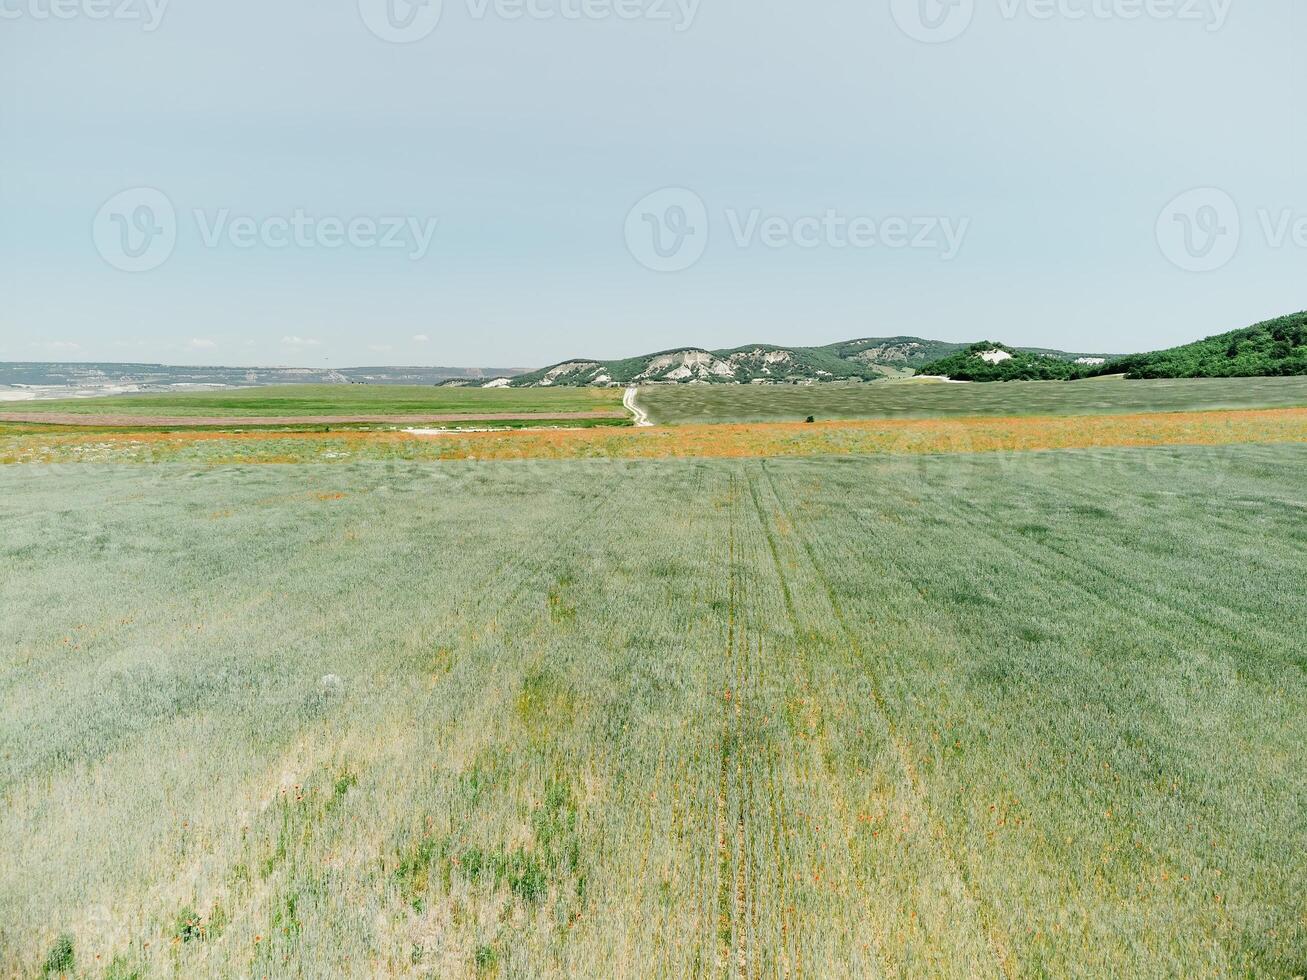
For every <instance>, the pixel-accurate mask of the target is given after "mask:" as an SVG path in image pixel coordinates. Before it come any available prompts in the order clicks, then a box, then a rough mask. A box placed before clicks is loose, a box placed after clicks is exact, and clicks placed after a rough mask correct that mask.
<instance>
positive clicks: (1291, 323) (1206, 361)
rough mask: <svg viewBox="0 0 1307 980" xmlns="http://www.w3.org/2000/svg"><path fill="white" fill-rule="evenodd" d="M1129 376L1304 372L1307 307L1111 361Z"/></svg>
mask: <svg viewBox="0 0 1307 980" xmlns="http://www.w3.org/2000/svg"><path fill="white" fill-rule="evenodd" d="M1111 370H1112V371H1113V372H1114V373H1124V374H1125V375H1126V376H1127V377H1130V378H1251V377H1274V376H1277V375H1290V374H1307V312H1304V313H1294V314H1293V315H1291V316H1282V317H1280V318H1278V319H1276V320H1267V321H1266V322H1265V323H1258V324H1256V325H1254V326H1251V327H1247V328H1245V329H1243V330H1233V331H1231V332H1230V333H1223V334H1218V335H1217V336H1215V337H1208V338H1207V339H1206V340H1199V341H1197V342H1196V343H1192V344H1185V345H1183V346H1181V347H1172V348H1170V349H1168V350H1160V351H1154V352H1152V353H1149V354H1131V355H1128V356H1126V357H1122V358H1118V359H1117V360H1116V361H1114V362H1113V363H1112V365H1111Z"/></svg>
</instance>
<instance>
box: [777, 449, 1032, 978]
mask: <svg viewBox="0 0 1307 980" xmlns="http://www.w3.org/2000/svg"><path fill="white" fill-rule="evenodd" d="M759 469H760V470H761V471H762V474H763V476H765V477H766V479H767V482H768V485H769V486H770V488H771V491H772V496H773V497H774V498H775V499H776V502H777V506H778V507H779V508H780V509H781V513H782V515H783V516H784V517H785V519H786V520H787V521H789V523H790V526H791V527H793V528H794V536H795V538H796V540H797V541H798V542H799V544H800V546H801V547H802V549H803V551H804V553H805V554H806V556H807V559H808V565H809V566H810V567H811V569H812V572H813V575H814V577H815V578H816V580H817V582H818V584H819V585H820V586H821V587H822V589H823V591H824V592H825V594H826V597H827V601H828V602H829V604H830V607H831V612H832V613H833V614H834V618H835V622H836V624H837V625H838V626H839V629H840V632H841V634H843V636H844V639H845V641H846V643H847V644H848V646H849V649H850V650H851V651H852V652H853V654H854V655H855V656H856V658H857V660H858V661H859V662H861V663H862V664H863V666H864V671H863V672H864V675H865V677H866V679H867V684H868V692H869V693H870V695H871V701H872V704H873V705H874V707H875V709H876V712H877V714H878V715H879V716H880V718H881V722H882V724H883V725H884V726H885V730H886V734H887V736H888V739H889V742H890V745H891V746H892V747H893V749H894V753H895V756H896V757H897V761H898V764H899V767H900V768H901V769H902V771H903V774H904V778H905V779H906V781H907V789H908V792H909V798H910V799H911V800H912V802H913V803H914V805H915V806H916V808H917V810H918V812H919V813H920V814H921V816H922V818H923V820H924V822H925V825H926V827H927V830H928V832H929V836H930V838H931V839H932V840H934V841H935V845H936V847H937V848H938V850H939V852H940V855H941V857H942V858H943V859H944V861H945V863H946V866H947V867H948V868H949V869H950V870H951V871H952V873H953V874H954V875H955V876H956V878H957V880H958V882H959V884H960V885H961V886H962V890H963V893H964V894H965V895H966V897H967V900H968V902H969V904H970V905H971V907H972V909H973V910H974V912H975V914H976V918H977V920H978V923H979V925H980V927H981V934H982V935H983V936H984V937H985V941H986V943H987V944H988V947H989V952H990V956H991V958H992V959H993V962H994V966H995V968H996V969H997V971H998V973H999V975H1000V976H1002V977H1004V978H1005V980H1007V978H1011V977H1013V976H1015V975H1019V974H1020V972H1021V971H1020V969H1019V968H1018V966H1017V964H1016V963H1015V959H1014V957H1013V954H1012V952H1011V944H1010V943H1009V941H1008V940H1007V938H1006V937H1005V936H1004V935H1003V933H1002V930H1001V928H1000V926H999V924H998V921H997V913H996V911H995V910H994V908H993V906H992V904H991V903H990V902H989V900H988V898H987V897H986V896H985V895H984V894H983V893H982V892H981V891H980V890H979V889H978V888H977V887H976V884H975V882H974V881H973V880H972V875H971V874H970V873H969V870H968V868H967V866H966V865H965V864H964V863H963V862H962V861H961V860H960V859H959V857H958V855H957V854H956V852H955V850H954V848H953V846H952V844H951V843H950V842H949V839H948V835H947V834H946V833H945V831H944V828H943V827H942V826H941V825H940V824H939V821H938V820H937V818H936V817H935V815H934V811H933V810H932V808H931V806H930V800H929V795H928V794H927V792H926V789H925V787H924V786H923V785H922V783H921V777H920V774H919V773H918V772H917V769H916V766H914V765H913V764H912V760H911V758H910V757H909V755H908V752H907V749H906V748H905V747H904V746H903V744H902V740H901V738H900V737H899V734H898V729H897V726H896V725H895V724H894V720H893V717H892V716H891V715H890V713H889V706H888V704H887V703H886V701H885V696H884V692H883V691H882V690H881V687H880V683H879V681H878V680H877V679H876V676H875V674H874V672H873V671H872V670H871V669H870V664H869V663H868V659H867V654H866V650H865V649H864V648H863V645H862V641H861V640H860V639H859V637H858V635H857V634H856V633H855V632H854V630H853V628H852V627H851V626H850V624H849V621H848V616H847V614H846V613H845V611H844V608H843V605H842V604H841V603H840V601H839V599H838V598H837V597H836V595H835V590H834V587H833V585H832V583H831V581H830V579H829V578H828V577H827V575H826V573H825V572H824V571H823V570H822V569H821V566H820V565H819V564H818V563H817V557H816V555H815V553H814V552H813V548H812V543H811V542H810V541H809V540H808V538H807V537H806V536H805V535H804V534H803V533H802V532H801V531H800V530H799V527H798V525H797V524H796V523H795V522H794V520H793V519H792V518H791V517H790V515H789V514H788V512H787V510H786V508H785V503H784V500H783V498H782V497H781V495H780V493H779V492H778V491H777V489H776V482H775V477H773V475H772V473H771V471H770V469H769V468H768V466H767V461H766V460H762V461H760V463H759Z"/></svg>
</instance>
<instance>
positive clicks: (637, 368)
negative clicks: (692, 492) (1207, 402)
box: [511, 337, 1081, 387]
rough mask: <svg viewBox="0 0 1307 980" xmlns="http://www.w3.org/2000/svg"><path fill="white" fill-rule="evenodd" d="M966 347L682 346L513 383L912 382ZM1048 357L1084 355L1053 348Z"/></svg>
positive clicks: (578, 364) (562, 368) (571, 366)
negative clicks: (925, 368)
mask: <svg viewBox="0 0 1307 980" xmlns="http://www.w3.org/2000/svg"><path fill="white" fill-rule="evenodd" d="M963 346H964V345H962V344H952V343H947V342H945V341H940V340H923V339H922V338H920V337H881V338H872V339H864V340H851V341H846V342H843V343H838V344H830V345H828V346H825V347H778V346H775V345H771V344H753V345H749V346H745V347H737V348H734V349H731V350H718V351H708V350H701V349H699V348H679V349H676V350H670V351H662V352H660V353H657V354H648V355H645V356H643V357H633V358H628V359H626V360H620V361H598V360H587V359H584V358H581V359H573V360H570V361H564V362H563V363H561V364H555V365H552V366H551V367H548V368H543V369H541V370H539V371H533V372H530V373H528V374H523V375H519V376H518V377H516V378H513V379H512V381H511V384H512V386H513V387H559V386H578V385H598V386H605V385H633V384H655V383H677V382H679V383H689V382H694V383H702V384H750V383H771V382H787V383H808V382H811V383H816V382H827V381H875V380H880V379H883V378H902V377H910V376H911V375H912V374H913V373H914V371H915V370H916V369H918V368H920V367H921V366H922V365H923V364H926V363H928V362H930V361H934V360H938V359H939V358H941V357H944V356H946V355H948V354H951V353H953V352H955V351H957V350H960V349H961V348H962V347H963ZM1046 356H1048V357H1050V358H1071V359H1074V358H1076V357H1079V356H1081V355H1076V354H1064V353H1061V352H1055V351H1048V352H1046Z"/></svg>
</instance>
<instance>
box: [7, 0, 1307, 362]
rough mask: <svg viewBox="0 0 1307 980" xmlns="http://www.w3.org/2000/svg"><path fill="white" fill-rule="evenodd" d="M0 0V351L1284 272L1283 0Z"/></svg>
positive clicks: (496, 342) (1081, 341)
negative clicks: (59, 0) (0, 217)
mask: <svg viewBox="0 0 1307 980" xmlns="http://www.w3.org/2000/svg"><path fill="white" fill-rule="evenodd" d="M61 9H62V10H63V11H64V14H66V15H67V16H62V15H61V17H53V16H51V14H50V11H51V8H50V5H49V4H48V2H45V0H13V2H11V3H10V4H8V5H6V6H5V7H4V8H3V9H0V19H3V20H4V25H3V27H4V30H3V33H0V54H2V55H3V58H2V59H0V60H2V62H3V65H2V66H0V81H3V82H4V83H5V85H4V88H3V92H2V93H0V128H2V129H3V132H4V134H5V143H6V151H5V153H4V155H3V158H0V210H3V213H4V216H5V220H4V221H3V222H0V291H2V292H3V302H0V360H4V361H27V362H82V363H87V362H117V363H161V364H172V365H185V366H192V365H193V366H233V367H236V366H270V365H294V366H297V367H319V368H320V367H324V366H340V367H344V366H396V367H402V366H428V365H440V366H451V367H452V366H469V367H479V366H484V365H491V366H506V365H513V366H519V367H539V366H542V365H545V364H550V363H555V362H558V361H561V360H564V359H567V358H571V357H593V358H599V359H605V360H607V359H616V358H621V357H631V356H636V355H639V354H644V353H649V352H653V351H658V350H666V349H674V348H678V347H687V346H695V347H703V348H707V349H728V348H734V347H738V346H741V345H745V344H752V343H764V342H765V343H774V344H778V345H789V346H821V345H824V344H829V343H833V342H837V341H843V340H848V339H853V338H860V337H879V336H886V337H891V336H899V335H912V336H921V337H926V338H930V339H939V340H948V341H954V342H970V341H974V340H980V339H991V340H995V341H1001V342H1004V343H1007V344H1011V345H1016V346H1030V347H1049V348H1058V349H1063V350H1069V351H1077V352H1081V351H1083V352H1092V353H1130V352H1134V351H1142V350H1153V349H1158V348H1163V347H1168V346H1172V345H1174V344H1177V343H1185V342H1188V341H1191V340H1195V339H1198V338H1200V337H1204V336H1209V335H1212V334H1216V333H1221V332H1224V331H1227V330H1233V329H1237V328H1239V327H1243V326H1247V325H1250V324H1252V323H1255V322H1259V321H1262V320H1266V319H1269V318H1271V317H1275V316H1279V315H1282V314H1287V313H1291V312H1294V311H1297V310H1301V309H1303V308H1304V307H1307V300H1304V299H1303V295H1302V292H1303V290H1302V283H1303V275H1302V273H1303V269H1304V268H1307V184H1304V182H1303V180H1302V160H1303V159H1304V158H1307V154H1305V153H1304V151H1307V133H1305V132H1304V130H1303V128H1302V127H1301V126H1300V125H1298V122H1299V118H1298V117H1299V116H1300V114H1301V113H1300V110H1299V111H1297V112H1295V111H1294V109H1296V107H1297V106H1296V102H1295V101H1294V100H1295V96H1294V94H1293V93H1295V92H1299V93H1300V92H1302V91H1304V90H1307V67H1305V66H1304V65H1303V63H1302V61H1301V59H1300V58H1298V57H1297V54H1298V52H1299V51H1300V50H1301V48H1302V42H1303V41H1304V40H1307V7H1304V5H1302V4H1294V3H1292V0H1271V2H1268V3H1263V4H1259V5H1253V4H1251V3H1247V2H1243V3H1240V2H1236V0H992V2H981V0H880V2H875V3H872V4H865V3H854V2H853V0H831V2H828V3H826V4H823V5H822V6H821V7H820V8H814V9H802V10H796V9H795V8H794V7H793V6H792V5H789V4H784V3H781V2H780V0H750V2H745V0H444V2H443V3H441V2H440V0H426V3H425V4H422V3H418V4H415V5H409V4H408V2H407V0H342V2H340V3H338V4H334V5H330V6H326V7H323V6H315V5H312V4H309V3H306V2H291V3H288V4H281V5H275V6H269V5H264V4H257V3H254V2H253V0H232V2H230V3H227V4H223V5H220V6H218V5H195V4H190V5H188V4H185V3H183V2H181V0H177V2H171V3H170V2H168V0H122V2H121V3H119V2H115V4H113V5H109V6H108V7H107V12H106V8H105V5H103V4H101V3H98V2H97V0H69V4H67V5H64V6H63V7H61Z"/></svg>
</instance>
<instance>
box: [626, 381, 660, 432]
mask: <svg viewBox="0 0 1307 980" xmlns="http://www.w3.org/2000/svg"><path fill="white" fill-rule="evenodd" d="M639 390H640V389H638V388H627V389H626V394H625V395H623V396H622V405H623V406H625V407H626V408H627V410H629V411H630V413H631V414H632V415H634V416H635V424H636V425H637V426H639V427H641V428H643V427H644V426H648V425H653V423H652V422H650V421H649V413H648V412H646V411H645V410H644V409H643V408H641V407H640V406H639V405H637V404H636V403H635V393H636V392H637V391H639Z"/></svg>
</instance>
